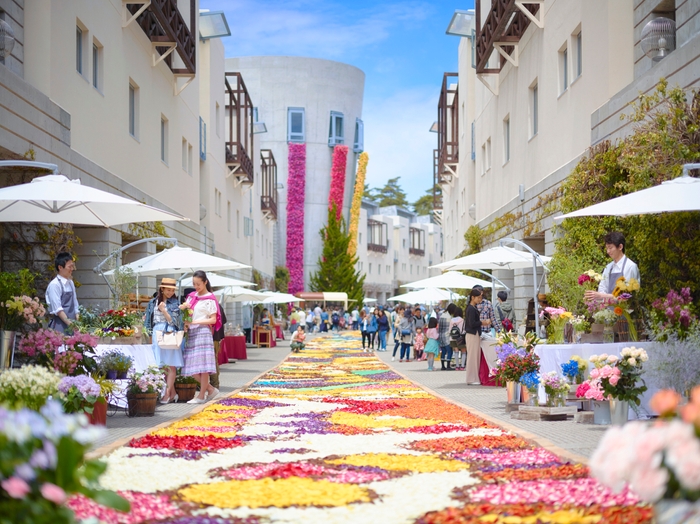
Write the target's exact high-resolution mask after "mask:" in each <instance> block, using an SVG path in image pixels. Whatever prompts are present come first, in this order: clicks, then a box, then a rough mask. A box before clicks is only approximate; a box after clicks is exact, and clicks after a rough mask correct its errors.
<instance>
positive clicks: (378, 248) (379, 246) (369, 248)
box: [367, 244, 389, 253]
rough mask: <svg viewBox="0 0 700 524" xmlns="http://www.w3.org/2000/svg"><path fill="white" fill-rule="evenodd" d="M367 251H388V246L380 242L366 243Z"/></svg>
mask: <svg viewBox="0 0 700 524" xmlns="http://www.w3.org/2000/svg"><path fill="white" fill-rule="evenodd" d="M367 251H374V252H375V253H387V252H388V251H389V246H384V245H382V244H367Z"/></svg>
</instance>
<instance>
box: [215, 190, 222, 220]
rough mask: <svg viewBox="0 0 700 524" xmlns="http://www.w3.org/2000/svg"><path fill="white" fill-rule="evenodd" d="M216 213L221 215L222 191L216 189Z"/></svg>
mask: <svg viewBox="0 0 700 524" xmlns="http://www.w3.org/2000/svg"><path fill="white" fill-rule="evenodd" d="M214 213H215V214H216V215H217V216H221V191H219V190H218V189H214Z"/></svg>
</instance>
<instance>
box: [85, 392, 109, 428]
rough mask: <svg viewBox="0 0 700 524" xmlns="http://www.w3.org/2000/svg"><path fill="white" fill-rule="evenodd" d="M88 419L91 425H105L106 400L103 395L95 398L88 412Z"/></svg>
mask: <svg viewBox="0 0 700 524" xmlns="http://www.w3.org/2000/svg"><path fill="white" fill-rule="evenodd" d="M88 420H89V421H90V424H92V425H93V426H106V425H107V401H106V400H105V398H104V397H100V398H98V399H97V402H95V405H94V406H93V409H92V414H89V413H88Z"/></svg>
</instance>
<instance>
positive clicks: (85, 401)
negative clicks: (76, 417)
mask: <svg viewBox="0 0 700 524" xmlns="http://www.w3.org/2000/svg"><path fill="white" fill-rule="evenodd" d="M58 390H59V391H60V392H61V393H63V399H62V400H63V411H64V412H66V413H90V414H91V413H92V411H93V409H94V406H95V402H97V398H98V397H99V396H100V394H101V392H102V390H101V388H100V386H99V384H98V383H97V382H95V381H94V380H93V379H92V378H91V377H89V376H87V375H79V376H77V377H63V378H62V379H61V382H59V384H58Z"/></svg>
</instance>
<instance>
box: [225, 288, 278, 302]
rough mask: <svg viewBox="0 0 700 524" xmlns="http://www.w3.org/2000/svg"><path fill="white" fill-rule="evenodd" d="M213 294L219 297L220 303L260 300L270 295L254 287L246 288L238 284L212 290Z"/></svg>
mask: <svg viewBox="0 0 700 524" xmlns="http://www.w3.org/2000/svg"><path fill="white" fill-rule="evenodd" d="M214 295H216V297H217V298H218V299H219V302H220V303H222V304H223V303H228V302H262V301H263V300H265V299H266V298H268V297H269V296H270V294H269V293H261V292H260V291H255V290H254V289H248V288H244V287H240V286H229V287H225V288H222V289H217V290H216V291H214Z"/></svg>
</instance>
